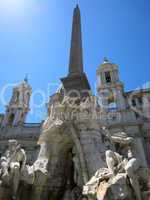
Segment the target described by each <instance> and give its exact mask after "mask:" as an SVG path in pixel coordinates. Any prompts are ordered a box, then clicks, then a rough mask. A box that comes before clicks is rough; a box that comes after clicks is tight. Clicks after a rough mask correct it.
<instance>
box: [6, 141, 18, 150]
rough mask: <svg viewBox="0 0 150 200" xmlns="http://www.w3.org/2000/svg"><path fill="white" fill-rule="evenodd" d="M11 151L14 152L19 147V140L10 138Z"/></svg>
mask: <svg viewBox="0 0 150 200" xmlns="http://www.w3.org/2000/svg"><path fill="white" fill-rule="evenodd" d="M8 143H9V147H8V148H9V151H11V152H14V151H15V150H16V149H17V146H18V141H17V140H9V141H8Z"/></svg>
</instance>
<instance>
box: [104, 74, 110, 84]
mask: <svg viewBox="0 0 150 200" xmlns="http://www.w3.org/2000/svg"><path fill="white" fill-rule="evenodd" d="M105 79H106V83H111V75H110V72H105Z"/></svg>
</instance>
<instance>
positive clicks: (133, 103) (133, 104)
mask: <svg viewBox="0 0 150 200" xmlns="http://www.w3.org/2000/svg"><path fill="white" fill-rule="evenodd" d="M132 106H134V107H135V106H136V101H135V99H132Z"/></svg>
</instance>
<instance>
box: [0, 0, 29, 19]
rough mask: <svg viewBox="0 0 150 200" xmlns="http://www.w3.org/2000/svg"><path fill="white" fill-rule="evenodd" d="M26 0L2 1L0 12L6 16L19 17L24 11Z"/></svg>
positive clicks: (0, 1) (0, 0)
mask: <svg viewBox="0 0 150 200" xmlns="http://www.w3.org/2000/svg"><path fill="white" fill-rule="evenodd" d="M24 8H25V0H0V12H2V13H5V15H6V14H7V15H11V16H12V15H18V14H21V13H22V12H23V11H24Z"/></svg>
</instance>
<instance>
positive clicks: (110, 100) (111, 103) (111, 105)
mask: <svg viewBox="0 0 150 200" xmlns="http://www.w3.org/2000/svg"><path fill="white" fill-rule="evenodd" d="M116 109H117V103H116V101H115V98H114V96H113V95H111V96H110V97H109V98H108V110H109V111H115V110H116Z"/></svg>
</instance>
